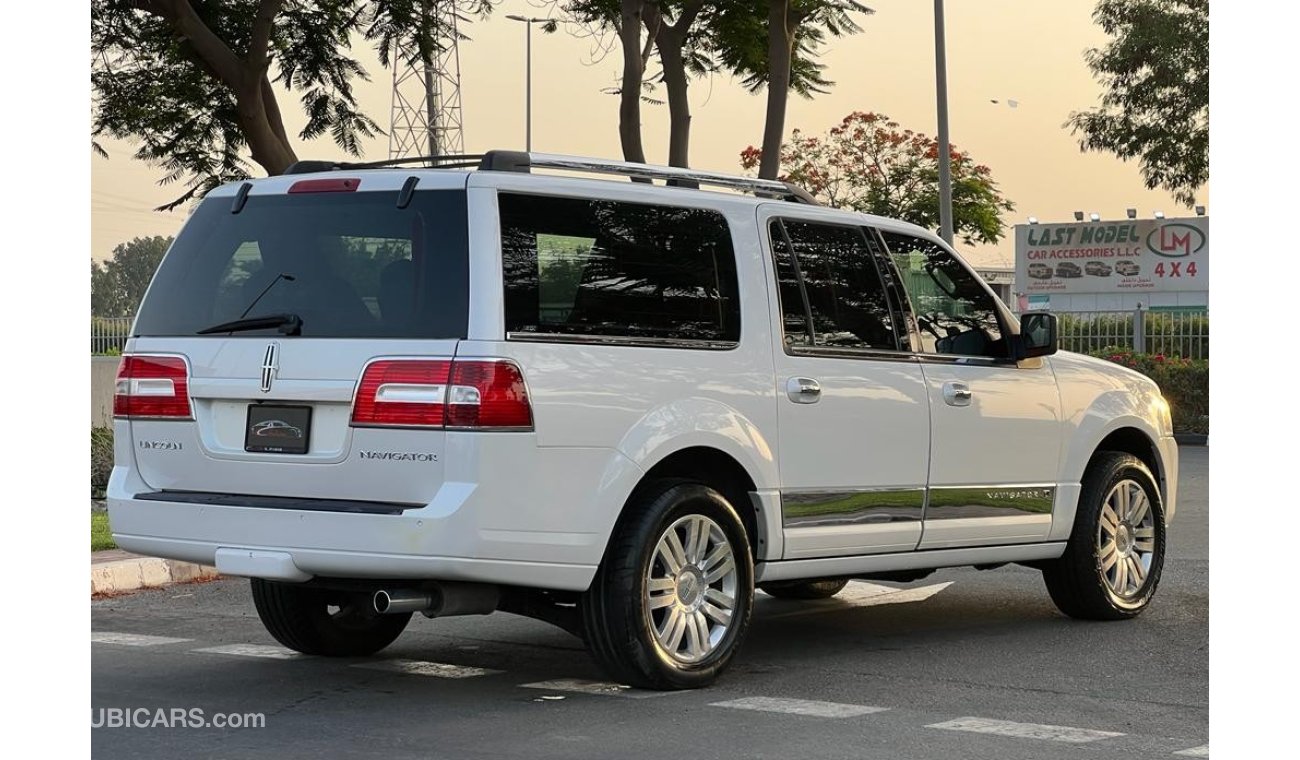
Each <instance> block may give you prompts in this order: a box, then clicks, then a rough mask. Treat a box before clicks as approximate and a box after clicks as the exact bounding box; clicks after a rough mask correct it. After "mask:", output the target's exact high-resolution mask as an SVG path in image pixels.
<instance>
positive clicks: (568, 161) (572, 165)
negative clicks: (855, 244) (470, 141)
mask: <svg viewBox="0 0 1300 760" xmlns="http://www.w3.org/2000/svg"><path fill="white" fill-rule="evenodd" d="M532 167H537V168H539V169H555V170H560V171H574V172H585V173H590V174H614V175H617V176H621V177H630V178H632V179H644V180H655V179H659V180H664V181H665V182H666V183H667V184H668V185H669V186H672V187H699V186H700V185H712V186H714V187H725V188H728V189H731V190H741V191H743V192H748V193H753V194H754V195H758V196H766V197H769V198H777V199H780V200H786V201H793V202H795V203H806V204H809V205H813V206H820V205H821V204H820V203H819V202H818V201H817V199H816V198H814V197H813V196H812V195H811V194H810V193H809V192H808V191H806V190H804V189H803V188H801V187H797V186H795V185H792V184H790V183H789V182H779V181H776V180H770V179H757V178H755V177H743V176H740V175H736V174H717V173H714V172H703V171H698V170H696V169H685V168H682V167H678V166H655V165H653V164H637V163H632V162H629V161H614V160H610V159H603V158H584V157H582V156H566V155H561V154H558V153H521V152H518V151H505V150H490V151H488V152H487V153H486V154H484V156H483V160H482V161H481V162H480V163H479V166H478V168H479V169H487V170H494V171H515V172H528V171H529V170H530V169H531V168H532Z"/></svg>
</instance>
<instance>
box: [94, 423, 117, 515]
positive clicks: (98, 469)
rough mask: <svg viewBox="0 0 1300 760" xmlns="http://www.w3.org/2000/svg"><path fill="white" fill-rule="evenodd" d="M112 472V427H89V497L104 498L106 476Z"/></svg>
mask: <svg viewBox="0 0 1300 760" xmlns="http://www.w3.org/2000/svg"><path fill="white" fill-rule="evenodd" d="M112 472H113V428H108V427H92V428H91V429H90V498H92V499H102V498H104V489H106V488H108V476H109V475H110V474H112Z"/></svg>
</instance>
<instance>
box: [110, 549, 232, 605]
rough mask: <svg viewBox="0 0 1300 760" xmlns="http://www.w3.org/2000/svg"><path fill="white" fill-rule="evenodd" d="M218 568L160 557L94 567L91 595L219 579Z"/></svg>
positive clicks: (139, 558)
mask: <svg viewBox="0 0 1300 760" xmlns="http://www.w3.org/2000/svg"><path fill="white" fill-rule="evenodd" d="M216 577H217V569H216V568H215V567H210V566H208V565H196V564H194V563H193V562H179V561H177V560H171V559H161V558H159V557H134V558H131V559H119V560H114V561H112V562H97V563H93V564H91V566H90V593H91V595H92V596H93V595H95V594H115V593H120V592H123V591H135V590H136V589H142V588H157V587H158V586H166V585H168V584H172V583H185V582H187V581H196V580H205V579H208V578H216Z"/></svg>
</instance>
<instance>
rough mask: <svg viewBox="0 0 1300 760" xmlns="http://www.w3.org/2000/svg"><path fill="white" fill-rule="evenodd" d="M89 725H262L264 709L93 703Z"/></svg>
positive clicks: (159, 726) (168, 726) (264, 717)
mask: <svg viewBox="0 0 1300 760" xmlns="http://www.w3.org/2000/svg"><path fill="white" fill-rule="evenodd" d="M90 727H91V728H266V714H265V713H225V712H217V713H208V712H207V711H205V710H204V709H203V708H202V707H94V708H91V710H90Z"/></svg>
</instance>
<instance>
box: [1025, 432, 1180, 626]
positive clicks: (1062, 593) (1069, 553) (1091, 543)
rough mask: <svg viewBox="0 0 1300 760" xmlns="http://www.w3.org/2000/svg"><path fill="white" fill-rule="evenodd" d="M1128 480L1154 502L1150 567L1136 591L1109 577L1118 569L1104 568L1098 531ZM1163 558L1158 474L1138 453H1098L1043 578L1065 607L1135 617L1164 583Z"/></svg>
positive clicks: (1094, 616) (1077, 614)
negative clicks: (1120, 589) (1061, 550)
mask: <svg viewBox="0 0 1300 760" xmlns="http://www.w3.org/2000/svg"><path fill="white" fill-rule="evenodd" d="M1124 481H1129V482H1132V483H1135V484H1137V486H1138V487H1140V488H1141V490H1142V492H1143V493H1144V494H1145V496H1146V498H1147V501H1148V502H1149V503H1150V512H1151V514H1152V525H1151V528H1152V533H1153V536H1152V537H1151V539H1152V540H1151V546H1152V550H1151V552H1150V562H1149V567H1147V568H1146V570H1145V574H1144V576H1143V578H1142V581H1141V584H1140V585H1138V586H1137V587H1136V588H1135V589H1134V590H1133V591H1132V592H1129V593H1126V594H1123V595H1120V594H1118V593H1117V592H1116V590H1115V589H1114V588H1113V587H1112V583H1111V581H1110V580H1108V579H1109V578H1110V575H1111V574H1113V573H1114V572H1115V571H1114V570H1112V569H1106V568H1104V567H1103V556H1102V546H1101V544H1102V543H1103V542H1102V541H1101V539H1100V533H1099V531H1100V530H1101V529H1102V528H1101V522H1102V512H1103V508H1104V506H1105V504H1106V500H1107V498H1108V497H1109V496H1110V495H1111V493H1112V491H1113V490H1114V489H1116V488H1117V486H1119V484H1121V483H1123V482H1124ZM1129 540H1136V539H1129ZM1117 543H1119V542H1117ZM1164 559H1165V512H1164V504H1163V503H1162V502H1161V501H1160V488H1159V487H1158V486H1157V485H1156V479H1155V477H1154V476H1153V475H1152V474H1151V471H1150V470H1149V469H1148V468H1147V466H1146V465H1145V464H1143V463H1142V461H1141V460H1139V459H1138V458H1137V457H1134V456H1132V455H1130V454H1124V453H1120V452H1114V451H1102V452H1098V453H1097V454H1096V455H1095V456H1094V457H1093V461H1092V462H1091V463H1090V464H1089V466H1088V471H1087V473H1086V474H1085V475H1084V477H1083V489H1082V491H1081V492H1080V495H1079V508H1078V511H1077V512H1076V513H1075V516H1074V528H1073V530H1072V531H1071V532H1070V541H1069V543H1068V544H1067V545H1066V549H1065V554H1064V555H1062V556H1061V557H1060V558H1058V559H1055V560H1051V561H1048V562H1045V563H1043V565H1042V567H1043V580H1044V581H1045V582H1046V583H1047V591H1048V593H1049V594H1051V596H1052V601H1053V602H1055V603H1056V606H1057V608H1059V609H1060V610H1061V612H1064V613H1065V614H1066V615H1069V616H1070V617H1073V618H1080V619H1083V620H1125V619H1128V618H1132V617H1135V616H1137V615H1138V614H1140V613H1141V612H1142V611H1143V610H1144V609H1146V608H1147V605H1149V604H1150V603H1151V597H1152V595H1154V594H1155V591H1156V586H1158V585H1159V583H1160V573H1161V571H1162V570H1163V568H1164ZM1123 561H1124V560H1123V559H1120V560H1119V562H1123ZM1139 563H1141V560H1139ZM1112 567H1113V566H1112Z"/></svg>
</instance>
